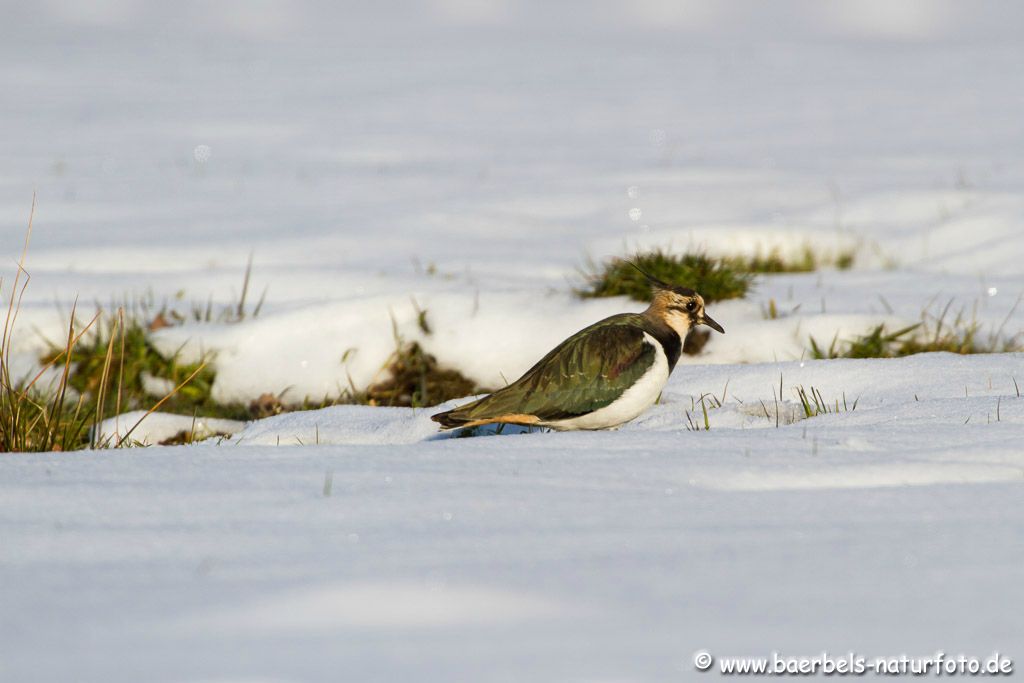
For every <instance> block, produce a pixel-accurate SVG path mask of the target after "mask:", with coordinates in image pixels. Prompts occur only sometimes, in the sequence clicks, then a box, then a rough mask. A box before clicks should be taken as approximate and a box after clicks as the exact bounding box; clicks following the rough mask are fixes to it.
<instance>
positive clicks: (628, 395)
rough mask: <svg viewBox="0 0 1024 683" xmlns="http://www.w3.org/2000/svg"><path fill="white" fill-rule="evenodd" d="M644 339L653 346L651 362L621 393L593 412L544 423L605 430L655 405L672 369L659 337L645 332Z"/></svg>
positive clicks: (551, 425) (554, 425)
mask: <svg viewBox="0 0 1024 683" xmlns="http://www.w3.org/2000/svg"><path fill="white" fill-rule="evenodd" d="M644 341H645V342H646V343H648V344H650V345H651V346H653V347H654V362H653V363H651V367H650V368H648V369H647V372H645V373H644V374H643V376H642V377H640V379H639V380H637V381H636V383H635V384H634V385H633V386H631V387H630V388H628V389H626V390H625V391H624V392H623V393H622V396H619V397H618V398H617V399H615V400H614V401H613V402H612V403H610V404H609V405H606V406H605V407H604V408H599V409H597V410H595V411H594V412H592V413H588V414H586V415H580V416H579V417H573V418H569V419H568V420H556V421H554V422H546V423H544V426H545V427H551V428H552V429H558V430H568V429H608V428H610V427H618V426H619V425H621V424H625V423H626V422H629V421H630V420H632V419H634V418H636V417H637V416H638V415H640V413H642V412H644V411H645V410H647V409H648V408H650V407H651V406H652V405H654V402H655V401H657V400H658V396H659V395H660V394H661V390H662V389H664V388H665V383H666V382H668V375H669V372H671V368H669V366H668V358H666V357H665V350H664V349H662V348H661V344H659V343H658V340H657V339H655V338H654V337H652V336H651V335H649V334H647V333H646V332H644Z"/></svg>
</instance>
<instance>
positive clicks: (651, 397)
mask: <svg viewBox="0 0 1024 683" xmlns="http://www.w3.org/2000/svg"><path fill="white" fill-rule="evenodd" d="M634 267H635V266H634ZM637 270H640V269H639V268H637ZM641 272H643V271H641ZM644 276H645V277H646V278H647V280H648V282H649V283H650V285H651V289H652V292H653V295H654V296H653V299H652V301H651V305H650V306H648V308H647V310H645V311H644V312H643V313H620V314H618V315H613V316H611V317H610V318H605V319H604V320H602V321H600V322H596V323H594V324H593V325H591V326H590V327H587V328H585V329H582V330H580V331H579V332H577V333H576V334H574V335H573V336H571V337H569V338H568V339H566V340H565V341H564V342H562V343H561V344H559V345H558V346H556V347H555V348H554V349H552V351H551V352H550V353H548V355H546V356H544V357H543V358H541V359H540V361H538V363H537V364H536V365H534V366H533V367H532V368H530V369H529V370H528V371H527V372H526V374H525V375H523V376H522V377H520V378H519V379H517V380H516V381H515V382H513V383H512V384H510V385H508V386H507V387H505V388H504V389H499V390H498V391H496V392H494V393H493V394H490V395H488V396H485V397H483V398H481V399H479V400H476V401H473V402H472V403H467V404H466V405H464V406H460V407H458V408H455V409H453V410H446V411H444V412H442V413H437V414H436V415H433V416H432V417H431V419H433V420H434V421H435V422H440V423H441V427H442V429H455V428H458V427H477V426H480V425H486V424H493V423H507V424H517V425H535V426H538V427H550V428H552V429H558V430H570V429H610V428H613V427H618V426H619V425H622V424H625V423H626V422H629V421H630V420H632V419H634V418H636V417H637V416H639V415H640V413H642V412H644V411H645V410H646V409H647V408H649V407H650V406H651V405H653V404H654V402H655V401H657V400H658V396H659V395H660V394H661V390H662V388H664V386H665V383H666V382H667V381H668V376H669V374H671V372H672V369H673V368H675V365H676V361H678V360H679V353H680V351H681V349H682V345H683V339H685V338H686V333H687V332H688V331H689V330H690V328H691V327H694V326H696V325H707V326H708V327H710V328H711V329H713V330H717V331H719V332H721V333H723V334H724V333H725V330H724V329H722V326H721V325H719V324H718V323H716V322H715V321H714V320H712V319H711V317H709V316H708V315H707V313H705V312H704V299H703V298H701V296H700V294H698V293H697V292H695V291H693V290H692V289H687V288H686V287H675V286H672V285H669V284H666V283H664V282H662V281H661V280H658V279H656V278H654V277H652V276H650V275H648V274H647V273H644Z"/></svg>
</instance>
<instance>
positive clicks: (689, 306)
mask: <svg viewBox="0 0 1024 683" xmlns="http://www.w3.org/2000/svg"><path fill="white" fill-rule="evenodd" d="M686 310H688V311H689V312H690V313H693V312H694V311H695V310H697V302H696V301H688V302H686Z"/></svg>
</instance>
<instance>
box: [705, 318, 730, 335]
mask: <svg viewBox="0 0 1024 683" xmlns="http://www.w3.org/2000/svg"><path fill="white" fill-rule="evenodd" d="M700 322H701V324H703V325H707V326H708V327H710V328H711V329H713V330H715V331H717V332H721V333H722V334H725V330H724V329H722V326H721V325H719V324H718V323H716V322H715V321H714V320H713V319H712V318H711V316H709V315H708V314H707V313H705V314H704V315H702V316H701V317H700Z"/></svg>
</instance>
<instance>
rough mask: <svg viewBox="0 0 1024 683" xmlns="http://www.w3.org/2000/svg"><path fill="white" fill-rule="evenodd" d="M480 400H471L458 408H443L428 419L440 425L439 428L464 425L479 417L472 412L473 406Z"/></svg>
mask: <svg viewBox="0 0 1024 683" xmlns="http://www.w3.org/2000/svg"><path fill="white" fill-rule="evenodd" d="M479 403H480V401H473V402H472V403H467V404H466V405H464V406H459V407H458V408H452V409H451V410H445V411H443V412H440V413H435V414H433V415H431V416H430V419H431V420H433V421H434V422H437V423H439V424H440V425H441V429H456V428H458V427H465V426H467V424H468V423H470V422H478V421H479V418H478V417H477V416H474V415H473V414H472V410H473V408H475V407H476V406H477V405H479Z"/></svg>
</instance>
